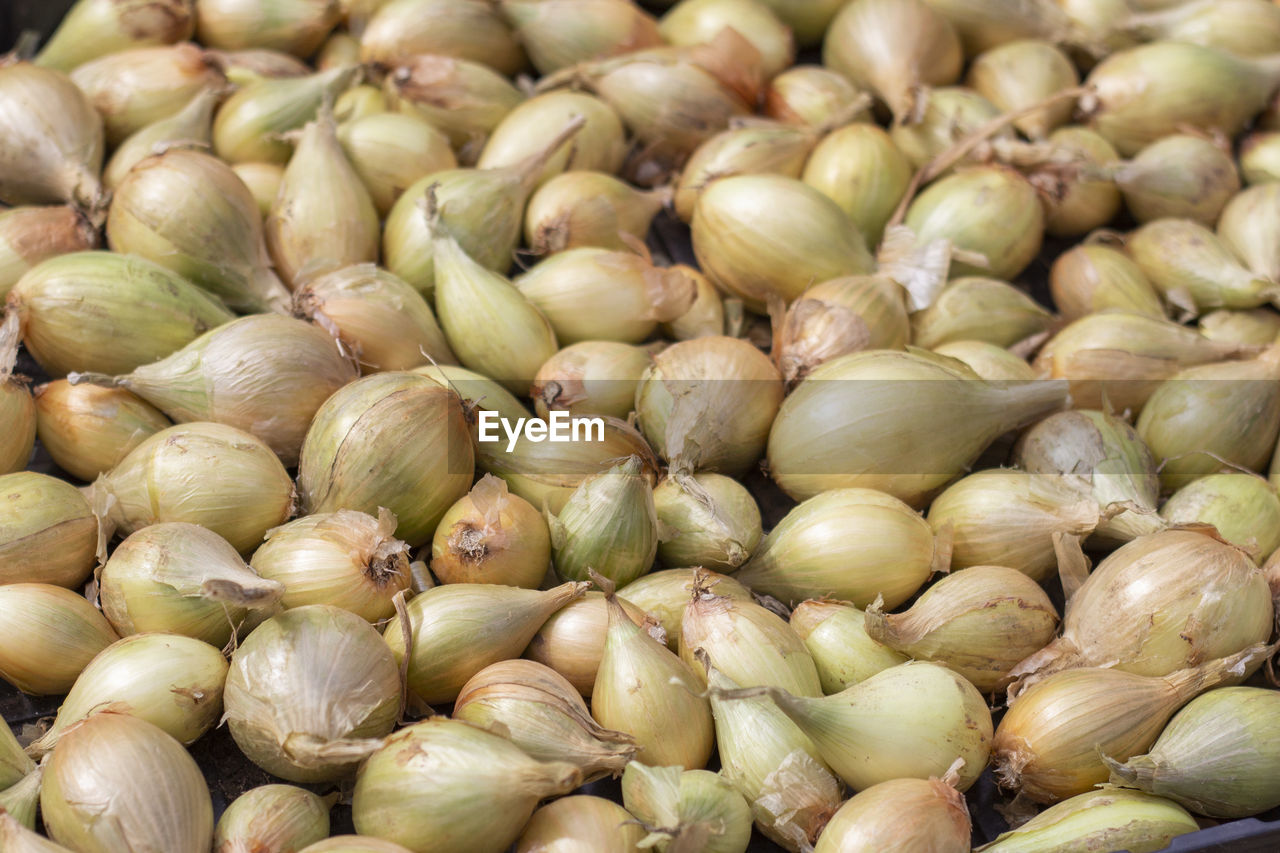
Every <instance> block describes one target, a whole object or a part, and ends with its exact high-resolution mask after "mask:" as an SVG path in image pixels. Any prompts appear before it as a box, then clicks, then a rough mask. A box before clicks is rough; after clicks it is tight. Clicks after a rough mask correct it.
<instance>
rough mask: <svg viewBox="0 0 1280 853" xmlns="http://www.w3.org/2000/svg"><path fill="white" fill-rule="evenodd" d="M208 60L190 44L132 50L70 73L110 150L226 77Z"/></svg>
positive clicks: (169, 114) (91, 63)
mask: <svg viewBox="0 0 1280 853" xmlns="http://www.w3.org/2000/svg"><path fill="white" fill-rule="evenodd" d="M216 66H217V63H216V62H215V61H214V59H213V57H212V56H210V55H209V54H206V53H205V52H204V51H203V50H201V49H200V48H199V47H198V46H196V45H194V44H191V43H190V42H183V43H182V44H175V45H166V46H161V47H135V48H132V49H130V50H123V51H120V52H118V53H109V54H107V55H105V56H101V57H99V58H97V59H92V60H90V61H88V62H86V63H84V64H82V65H79V66H77V67H76V69H75V70H74V71H72V72H70V76H71V81H72V82H73V83H75V84H76V85H77V86H79V87H80V90H81V91H83V92H84V94H85V97H86V98H88V99H89V102H90V103H91V104H93V106H94V107H95V108H97V110H98V113H99V114H100V115H101V116H102V125H103V132H104V134H105V137H106V141H107V143H108V144H110V145H118V144H119V143H120V142H121V141H122V140H124V139H125V138H126V137H128V136H129V135H130V134H132V133H134V132H136V131H139V130H141V129H142V128H144V127H146V126H147V125H149V124H151V123H152V122H156V121H159V120H160V119H162V118H166V117H167V116H171V115H173V114H174V113H176V112H177V111H178V110H180V109H182V107H183V106H184V105H185V104H187V103H188V102H189V101H190V100H191V99H192V98H193V97H195V96H196V94H198V93H199V92H200V91H201V90H204V89H208V88H210V87H215V86H221V85H223V84H224V83H225V82H226V77H225V76H224V75H223V73H222V71H220V70H219V69H218V68H217V67H216Z"/></svg>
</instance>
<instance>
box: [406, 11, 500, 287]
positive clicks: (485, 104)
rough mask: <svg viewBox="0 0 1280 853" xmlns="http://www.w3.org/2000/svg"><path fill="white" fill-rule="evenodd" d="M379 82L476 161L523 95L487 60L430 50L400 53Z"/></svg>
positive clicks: (464, 156) (466, 158) (462, 158)
mask: <svg viewBox="0 0 1280 853" xmlns="http://www.w3.org/2000/svg"><path fill="white" fill-rule="evenodd" d="M469 5H470V4H469ZM477 5H478V4H477ZM383 88H384V91H385V92H386V93H387V100H388V101H389V102H390V103H391V104H392V106H393V108H394V109H395V111H396V112H402V113H408V114H409V115H414V116H417V117H419V118H422V119H425V120H426V121H427V122H429V123H430V124H431V125H432V126H434V127H435V128H436V129H437V130H439V131H441V132H442V133H444V134H445V135H446V136H448V137H449V141H450V142H451V143H452V144H453V147H454V149H455V150H456V152H457V153H458V155H459V156H458V159H459V160H460V161H461V162H463V163H474V162H475V160H476V157H477V156H479V153H480V149H481V148H482V147H483V146H484V142H485V140H486V139H487V138H488V136H489V134H490V133H492V132H493V129H494V128H495V127H497V126H498V123H499V122H501V121H502V119H503V118H504V117H505V116H506V115H507V113H509V112H511V110H513V109H514V108H515V107H516V105H517V104H519V103H520V102H521V101H523V100H524V95H523V94H521V92H520V90H519V89H517V88H516V87H515V86H514V85H513V84H512V83H511V81H510V80H508V79H507V78H505V77H503V76H502V75H501V74H499V73H498V72H496V71H494V70H493V69H492V68H489V67H488V66H487V65H481V64H480V63H478V62H469V61H467V60H465V59H455V58H453V57H449V56H434V55H430V54H424V55H420V56H413V57H410V58H407V59H405V60H404V61H403V62H402V63H401V64H400V65H397V66H396V67H395V68H394V69H393V70H392V71H391V73H389V74H388V75H387V76H386V79H385V81H384V82H383ZM392 272H396V270H394V269H393V270H392Z"/></svg>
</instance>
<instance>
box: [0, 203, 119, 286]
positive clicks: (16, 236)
mask: <svg viewBox="0 0 1280 853" xmlns="http://www.w3.org/2000/svg"><path fill="white" fill-rule="evenodd" d="M97 244H98V232H97V229H96V228H94V227H93V225H92V224H91V223H90V222H89V220H88V219H87V218H85V216H84V214H83V213H81V212H80V211H78V210H77V209H76V208H75V207H73V206H71V205H64V206H51V207H19V208H15V209H13V210H6V211H4V212H3V213H0V294H7V293H8V292H9V291H10V290H12V289H13V286H14V285H15V284H17V283H18V280H19V279H20V278H22V275H23V273H25V272H26V271H27V270H29V269H31V268H32V267H34V266H35V265H36V264H38V263H40V262H41V261H44V260H48V259H49V258H53V257H56V256H58V255H69V254H71V253H72V252H84V251H88V250H89V249H92V248H94V247H95V246H96V245H97Z"/></svg>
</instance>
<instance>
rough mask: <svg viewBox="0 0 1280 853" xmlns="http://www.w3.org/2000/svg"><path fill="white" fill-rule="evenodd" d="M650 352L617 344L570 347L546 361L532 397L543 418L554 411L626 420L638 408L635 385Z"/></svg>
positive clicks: (590, 342) (644, 367)
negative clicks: (636, 405)
mask: <svg viewBox="0 0 1280 853" xmlns="http://www.w3.org/2000/svg"><path fill="white" fill-rule="evenodd" d="M649 359H650V355H649V351H648V350H646V349H644V348H643V347H638V346H631V345H630V344H624V343H618V342H616V341H582V342H580V343H576V344H571V345H569V346H567V347H565V348H564V349H562V350H560V351H559V352H557V353H556V354H555V355H553V356H552V357H551V358H549V359H547V360H546V361H545V362H543V364H542V367H539V368H538V374H537V376H535V377H534V380H533V388H532V389H531V395H532V396H533V403H534V408H535V409H536V410H537V412H538V416H539V417H542V418H546V417H547V415H548V413H549V412H550V411H551V410H556V411H567V412H569V413H570V414H573V415H597V414H598V415H609V416H611V417H615V418H620V419H625V418H626V417H627V416H629V415H630V414H631V412H632V411H633V410H634V409H635V399H636V386H637V385H639V383H640V379H641V377H642V376H643V374H644V371H645V369H646V368H647V367H648V366H649Z"/></svg>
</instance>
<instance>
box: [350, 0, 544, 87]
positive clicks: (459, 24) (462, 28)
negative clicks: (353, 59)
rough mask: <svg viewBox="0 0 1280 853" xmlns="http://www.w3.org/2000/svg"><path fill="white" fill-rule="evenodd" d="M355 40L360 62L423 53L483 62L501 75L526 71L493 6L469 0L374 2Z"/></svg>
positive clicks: (521, 52) (514, 39)
mask: <svg viewBox="0 0 1280 853" xmlns="http://www.w3.org/2000/svg"><path fill="white" fill-rule="evenodd" d="M372 5H373V6H374V7H375V8H373V9H372V10H371V12H372V14H371V15H370V16H369V19H368V21H367V22H365V23H364V28H363V32H357V34H358V35H359V37H360V60H361V61H362V62H369V63H383V64H389V63H392V62H395V61H398V60H401V59H406V58H408V57H412V56H418V55H423V54H434V55H438V56H455V57H458V58H460V59H467V60H470V61H472V62H483V63H485V64H486V65H488V66H490V67H492V68H493V69H494V70H495V71H497V72H499V73H500V74H504V75H508V76H510V75H514V74H515V73H516V72H518V71H520V70H522V69H523V68H524V67H525V55H524V50H522V49H521V47H520V42H519V40H518V39H517V37H516V34H515V33H513V32H512V31H511V30H510V29H509V28H508V26H507V24H506V22H504V21H503V19H502V14H501V13H500V12H499V10H498V8H497V6H496V5H491V4H488V3H483V2H474V0H463V2H456V0H379V2H377V3H375V4H372Z"/></svg>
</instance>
